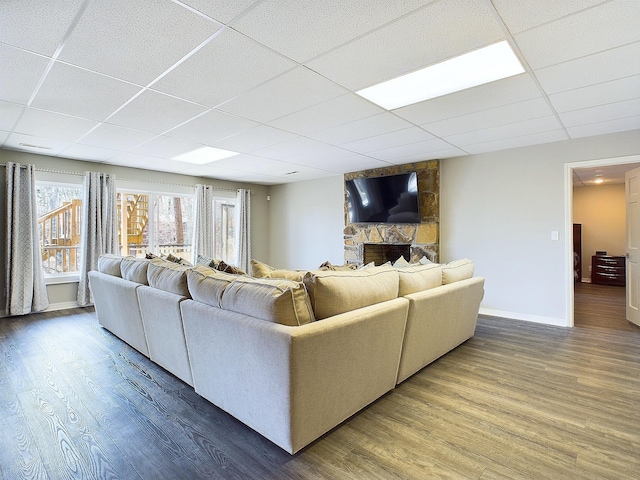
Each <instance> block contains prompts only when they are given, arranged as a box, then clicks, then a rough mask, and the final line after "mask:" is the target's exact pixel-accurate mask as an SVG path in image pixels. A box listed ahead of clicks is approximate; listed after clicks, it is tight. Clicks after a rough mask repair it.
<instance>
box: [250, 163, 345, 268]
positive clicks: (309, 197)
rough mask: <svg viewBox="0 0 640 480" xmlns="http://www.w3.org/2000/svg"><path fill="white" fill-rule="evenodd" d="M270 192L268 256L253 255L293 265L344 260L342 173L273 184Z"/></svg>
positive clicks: (277, 264)
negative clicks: (316, 178)
mask: <svg viewBox="0 0 640 480" xmlns="http://www.w3.org/2000/svg"><path fill="white" fill-rule="evenodd" d="M269 194H270V195H271V200H270V201H269V206H270V208H269V218H270V220H271V222H270V223H271V225H270V232H269V258H268V259H264V260H263V259H261V258H260V257H258V256H257V255H255V254H254V258H256V259H257V260H263V261H266V262H267V263H269V264H270V265H273V266H275V267H278V268H291V269H314V268H318V267H319V266H320V265H321V264H322V263H323V262H325V261H327V260H328V261H330V262H331V263H333V264H335V265H341V264H343V263H344V243H343V242H344V240H343V236H344V234H343V232H344V179H343V177H342V175H339V176H335V177H329V178H323V179H320V180H310V181H303V182H296V183H288V184H284V185H277V186H273V187H271V189H270V193H269Z"/></svg>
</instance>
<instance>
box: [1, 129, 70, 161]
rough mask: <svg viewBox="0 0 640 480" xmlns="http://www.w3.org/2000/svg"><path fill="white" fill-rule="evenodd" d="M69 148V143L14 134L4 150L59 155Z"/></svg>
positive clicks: (6, 142)
mask: <svg viewBox="0 0 640 480" xmlns="http://www.w3.org/2000/svg"><path fill="white" fill-rule="evenodd" d="M68 146H69V143H68V142H63V141H62V140H56V139H53V138H43V137H36V136H33V135H23V134H21V133H12V134H11V135H9V138H7V139H6V140H5V144H4V148H9V149H11V150H19V151H21V152H29V153H36V154H38V155H53V156H55V155H58V154H59V153H60V152H61V151H62V150H64V149H65V148H67V147H68Z"/></svg>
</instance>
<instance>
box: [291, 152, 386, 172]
mask: <svg viewBox="0 0 640 480" xmlns="http://www.w3.org/2000/svg"><path fill="white" fill-rule="evenodd" d="M287 161H288V162H291V163H292V164H294V165H302V166H307V167H313V168H319V169H321V170H326V171H330V172H335V173H345V172H350V171H353V170H365V169H370V168H379V167H388V166H389V163H388V162H384V161H382V160H378V159H377V158H372V157H368V156H366V155H360V154H357V153H352V152H342V153H341V154H340V155H337V156H336V155H331V154H330V152H327V154H325V155H315V156H313V157H310V156H307V155H304V156H300V157H298V158H291V159H288V160H287Z"/></svg>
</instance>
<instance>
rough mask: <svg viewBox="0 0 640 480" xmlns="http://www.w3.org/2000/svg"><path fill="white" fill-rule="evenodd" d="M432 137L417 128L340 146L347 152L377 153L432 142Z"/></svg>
mask: <svg viewBox="0 0 640 480" xmlns="http://www.w3.org/2000/svg"><path fill="white" fill-rule="evenodd" d="M433 138H434V137H433V135H431V134H430V133H428V132H425V131H424V130H423V129H421V128H419V127H410V128H404V129H402V130H396V131H395V132H390V133H383V134H381V135H376V136H375V137H368V138H364V139H362V140H356V141H355V142H349V143H345V144H343V145H341V146H342V147H343V148H346V149H347V150H351V151H353V152H358V153H368V152H374V151H379V150H381V149H384V148H391V147H398V146H401V145H407V144H411V143H417V142H424V141H427V140H432V139H433Z"/></svg>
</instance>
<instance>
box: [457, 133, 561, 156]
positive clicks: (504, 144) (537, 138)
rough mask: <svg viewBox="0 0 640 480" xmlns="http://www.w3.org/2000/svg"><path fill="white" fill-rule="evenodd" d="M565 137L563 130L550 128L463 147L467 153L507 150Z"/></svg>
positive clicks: (557, 140) (555, 140) (559, 139)
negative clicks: (549, 129) (545, 130)
mask: <svg viewBox="0 0 640 480" xmlns="http://www.w3.org/2000/svg"><path fill="white" fill-rule="evenodd" d="M567 139H568V137H567V134H566V133H565V131H564V130H551V131H548V132H536V133H531V134H528V135H521V136H517V137H509V138H503V139H500V140H494V141H491V142H485V143H479V144H475V145H467V146H465V147H464V149H465V150H466V151H467V152H469V153H486V152H493V151H496V150H507V149H509V148H517V147H528V146H530V145H539V144H542V143H551V142H559V141H562V140H567Z"/></svg>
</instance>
